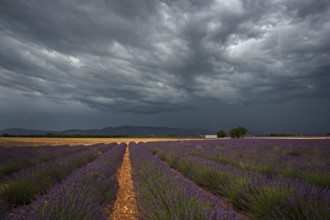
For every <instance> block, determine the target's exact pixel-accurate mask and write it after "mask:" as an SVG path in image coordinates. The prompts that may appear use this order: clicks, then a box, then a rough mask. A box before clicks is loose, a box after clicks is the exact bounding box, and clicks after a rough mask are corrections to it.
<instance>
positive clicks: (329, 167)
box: [160, 139, 330, 187]
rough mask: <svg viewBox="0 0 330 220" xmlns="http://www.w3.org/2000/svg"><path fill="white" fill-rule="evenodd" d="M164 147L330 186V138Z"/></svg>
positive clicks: (175, 144)
mask: <svg viewBox="0 0 330 220" xmlns="http://www.w3.org/2000/svg"><path fill="white" fill-rule="evenodd" d="M161 145H165V144H160V146H161ZM166 148H167V149H168V150H170V151H171V150H172V149H176V150H181V151H183V152H187V153H190V154H191V155H194V156H198V157H203V158H206V159H210V160H213V161H215V162H218V163H222V164H230V165H233V166H235V167H237V168H240V169H243V170H252V171H257V172H260V173H262V174H265V175H267V176H269V177H271V176H274V175H281V176H286V177H292V178H298V179H302V180H304V181H306V182H310V183H313V184H315V185H318V186H321V187H329V186H330V159H329V158H330V140H276V139H273V140H262V139H261V140H260V139H259V140H258V139H229V140H221V141H189V142H182V143H180V147H179V149H177V148H178V143H166Z"/></svg>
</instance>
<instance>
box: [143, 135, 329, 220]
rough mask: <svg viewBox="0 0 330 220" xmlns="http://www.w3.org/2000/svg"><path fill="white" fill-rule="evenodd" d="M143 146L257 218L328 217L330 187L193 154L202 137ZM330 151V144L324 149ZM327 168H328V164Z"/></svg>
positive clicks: (198, 147)
mask: <svg viewBox="0 0 330 220" xmlns="http://www.w3.org/2000/svg"><path fill="white" fill-rule="evenodd" d="M236 141H244V140H236ZM208 143H210V142H207V143H204V144H205V146H207V145H208ZM218 143H219V144H222V143H223V142H220V141H219V142H218ZM328 144H329V143H328ZM143 146H144V147H145V148H147V149H149V150H150V152H152V153H153V154H155V155H156V156H157V157H159V158H160V159H162V160H164V161H166V162H167V163H168V164H169V165H170V166H171V167H172V168H174V169H176V170H178V171H180V172H181V173H182V174H184V175H185V176H186V177H188V178H190V179H192V180H193V181H195V182H196V183H197V184H199V185H200V186H202V187H205V188H206V189H207V190H209V191H210V192H213V193H214V194H218V195H221V196H225V197H227V198H229V200H230V201H231V202H232V203H233V205H234V206H235V207H237V208H239V209H241V210H244V211H248V212H250V213H252V214H253V215H255V216H256V217H258V218H267V219H287V218H293V219H306V218H307V219H328V218H329V211H330V208H329V204H330V191H329V189H328V188H327V187H326V188H320V187H317V186H315V185H312V184H308V183H306V182H304V181H299V180H295V179H291V178H286V177H281V176H273V177H268V176H267V175H262V174H260V173H258V172H253V171H247V170H241V169H238V168H236V167H233V166H231V165H225V164H219V163H215V162H213V161H210V160H207V159H203V158H201V157H195V156H191V155H190V153H191V151H193V150H194V148H197V149H201V148H203V144H202V142H199V141H195V142H194V141H191V142H189V141H188V142H171V143H169V142H168V143H164V142H163V143H146V144H143ZM248 147H249V146H246V148H248ZM314 147H315V146H314ZM234 149H235V148H234ZM234 149H233V150H234ZM329 151H330V148H329V147H328V148H326V152H324V153H329ZM283 162H284V161H283ZM328 162H329V159H327V163H328ZM326 169H327V172H329V166H328V167H327V168H326Z"/></svg>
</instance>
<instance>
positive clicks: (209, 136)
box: [205, 134, 218, 139]
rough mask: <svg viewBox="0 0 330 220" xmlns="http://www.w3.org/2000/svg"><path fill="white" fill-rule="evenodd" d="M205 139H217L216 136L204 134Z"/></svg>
mask: <svg viewBox="0 0 330 220" xmlns="http://www.w3.org/2000/svg"><path fill="white" fill-rule="evenodd" d="M205 138H207V139H210V138H218V136H217V135H215V134H206V135H205Z"/></svg>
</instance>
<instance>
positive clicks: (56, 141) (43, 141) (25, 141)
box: [0, 137, 195, 147]
mask: <svg viewBox="0 0 330 220" xmlns="http://www.w3.org/2000/svg"><path fill="white" fill-rule="evenodd" d="M177 140H192V139H191V138H190V139H189V138H25V137H24V138H17V137H0V146H10V147H12V146H40V145H63V144H69V145H78V144H85V145H90V144H96V143H113V142H117V143H122V142H126V143H129V142H132V141H134V142H151V141H177ZM194 140H195V139H194Z"/></svg>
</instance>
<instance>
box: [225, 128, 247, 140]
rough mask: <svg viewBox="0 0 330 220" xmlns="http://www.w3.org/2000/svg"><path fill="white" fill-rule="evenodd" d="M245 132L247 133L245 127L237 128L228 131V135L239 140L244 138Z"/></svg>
mask: <svg viewBox="0 0 330 220" xmlns="http://www.w3.org/2000/svg"><path fill="white" fill-rule="evenodd" d="M247 132H248V130H247V129H246V128H245V127H243V126H239V127H237V128H232V129H230V130H229V135H230V137H232V138H241V137H244V136H245V135H246V133H247Z"/></svg>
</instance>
